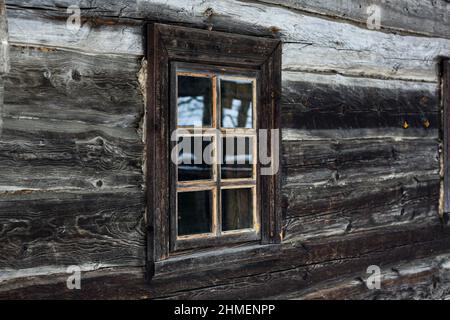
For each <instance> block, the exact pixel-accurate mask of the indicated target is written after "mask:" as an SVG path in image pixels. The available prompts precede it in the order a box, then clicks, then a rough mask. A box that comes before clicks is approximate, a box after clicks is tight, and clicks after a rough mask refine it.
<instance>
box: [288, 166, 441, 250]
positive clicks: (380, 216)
mask: <svg viewBox="0 0 450 320" xmlns="http://www.w3.org/2000/svg"><path fill="white" fill-rule="evenodd" d="M415 178H417V179H425V178H428V179H430V180H428V181H427V180H425V181H420V182H417V181H416V180H415ZM305 189H306V190H305ZM305 189H302V188H289V189H288V190H285V196H286V198H285V201H284V202H285V204H286V208H285V211H286V216H287V218H286V221H285V225H284V232H283V234H284V240H285V241H296V242H297V241H304V240H305V239H312V238H326V237H330V236H336V235H342V236H345V235H347V234H351V233H361V234H363V233H364V232H367V231H368V230H373V229H380V228H386V227H388V226H402V225H414V224H427V223H429V224H434V223H436V222H437V221H439V215H438V204H439V178H438V176H437V174H436V175H435V176H434V179H433V178H432V177H429V176H425V177H421V176H419V177H414V178H406V177H405V178H403V179H401V178H397V179H392V180H387V181H382V182H379V181H378V182H366V183H363V182H360V183H353V184H350V185H346V186H341V187H315V188H314V187H312V188H305Z"/></svg>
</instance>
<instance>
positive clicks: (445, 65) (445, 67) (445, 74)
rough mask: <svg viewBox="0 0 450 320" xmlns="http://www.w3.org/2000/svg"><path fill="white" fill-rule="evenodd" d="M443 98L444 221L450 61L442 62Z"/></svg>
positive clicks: (449, 186) (449, 174)
mask: <svg viewBox="0 0 450 320" xmlns="http://www.w3.org/2000/svg"><path fill="white" fill-rule="evenodd" d="M442 98H443V117H442V118H443V153H444V159H443V163H444V165H443V175H444V176H443V179H444V185H443V188H444V190H443V191H444V192H443V193H444V199H443V201H444V208H443V212H442V215H443V220H444V222H445V223H447V221H448V217H449V214H450V59H443V60H442Z"/></svg>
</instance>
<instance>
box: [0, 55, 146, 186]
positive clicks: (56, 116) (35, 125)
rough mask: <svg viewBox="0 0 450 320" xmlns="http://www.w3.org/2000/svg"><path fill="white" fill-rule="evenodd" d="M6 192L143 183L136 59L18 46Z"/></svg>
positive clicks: (6, 132)
mask: <svg viewBox="0 0 450 320" xmlns="http://www.w3.org/2000/svg"><path fill="white" fill-rule="evenodd" d="M11 61H12V68H11V72H10V74H9V75H8V77H7V78H6V79H5V105H4V107H3V112H2V120H3V130H2V136H1V139H0V150H1V156H0V168H1V170H0V176H1V179H0V180H1V182H0V190H6V191H7V190H21V189H34V190H52V189H53V190H54V189H61V190H62V189H82V190H88V189H91V190H102V189H105V188H106V189H108V188H121V187H136V186H140V185H142V184H143V178H142V169H141V166H142V154H143V145H142V141H141V137H140V135H141V134H140V132H139V123H140V121H141V117H142V113H143V98H142V95H141V93H140V90H139V84H138V81H137V79H136V78H137V72H138V70H139V69H138V68H139V66H140V64H139V62H138V61H137V60H136V59H135V58H126V57H123V58H112V57H105V56H86V55H83V54H77V53H72V52H67V51H62V50H52V51H43V50H39V49H38V48H21V47H19V48H18V47H12V50H11Z"/></svg>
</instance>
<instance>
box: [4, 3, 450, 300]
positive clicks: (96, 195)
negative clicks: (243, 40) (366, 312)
mask: <svg viewBox="0 0 450 320" xmlns="http://www.w3.org/2000/svg"><path fill="white" fill-rule="evenodd" d="M372 2H373V3H375V4H377V5H378V6H379V8H380V10H381V29H379V30H377V29H369V28H368V25H367V23H366V21H367V19H368V16H369V14H368V11H367V8H368V7H369V6H370V5H372ZM0 3H1V1H0ZM73 4H74V2H73V1H68V0H59V1H54V0H39V1H38V0H26V1H25V0H7V1H6V18H7V20H8V29H9V44H10V45H9V47H10V48H9V60H10V72H9V74H7V75H6V76H5V77H4V78H5V80H4V85H5V86H4V105H3V109H0V110H2V113H1V121H0V123H3V125H2V131H1V136H0V192H1V194H0V298H10V299H14V298H24V297H27V298H54V297H60V298H443V297H448V296H449V292H450V284H449V281H448V280H449V276H448V272H449V265H450V263H449V262H450V229H449V227H448V226H447V225H446V222H445V221H444V220H446V219H442V218H441V213H440V190H441V188H440V183H441V177H440V171H441V170H440V168H441V166H440V162H441V154H440V148H441V143H442V142H441V138H440V137H441V127H442V126H441V113H442V112H441V107H442V105H441V92H440V77H441V75H440V72H439V70H440V69H439V63H440V59H441V58H442V57H449V56H450V19H449V16H450V4H449V3H448V2H447V1H444V0H437V1H422V2H420V4H419V3H418V2H417V1H411V0H401V1H395V2H392V3H384V1H356V0H346V1H336V2H333V3H332V2H330V1H324V0H316V1H303V0H287V1H279V0H256V1H239V0H229V1H225V0H215V1H210V0H206V1H205V0H202V1H201V0H189V1H186V0H171V1H161V0H148V1H108V0H104V1H100V0H98V1H80V2H79V3H78V4H79V7H80V8H81V26H80V29H79V30H71V29H70V28H67V19H68V18H69V16H70V15H71V13H68V12H67V8H68V7H69V6H71V5H73ZM4 19H5V14H4V11H3V10H2V14H1V15H0V26H1V25H2V24H1V22H2V21H4ZM148 22H163V23H173V24H178V25H184V26H190V27H198V28H208V27H209V28H212V29H213V30H220V31H228V32H235V33H239V34H248V35H256V36H265V37H275V38H279V39H281V40H282V41H283V43H284V44H283V66H282V69H283V74H282V76H283V96H282V115H281V119H282V128H283V131H282V133H283V143H282V170H283V171H282V172H283V183H282V185H283V194H282V196H283V205H282V207H283V217H284V227H283V244H282V245H281V247H278V246H276V247H274V248H273V249H272V250H271V251H265V252H264V254H260V253H259V248H258V246H255V248H253V249H251V250H250V251H248V250H246V251H243V249H242V248H240V247H235V248H229V249H227V250H226V252H224V253H223V252H222V253H221V252H216V253H213V254H210V253H205V252H200V253H198V257H197V259H196V260H189V259H183V258H180V259H178V260H175V261H174V260H172V261H170V262H168V263H167V264H163V265H160V266H159V270H158V276H157V277H155V279H153V281H152V283H151V284H150V285H147V284H146V283H145V281H144V268H145V259H146V258H145V252H146V250H145V243H146V241H145V226H146V223H145V221H144V210H145V197H144V189H145V183H144V181H145V180H144V175H145V173H144V172H143V169H142V168H143V165H144V162H145V159H144V149H145V144H144V141H143V128H142V124H143V119H144V116H145V115H144V106H145V94H144V92H145V80H143V77H144V76H145V68H146V62H145V59H144V57H145V52H144V48H145V46H146V35H145V31H144V30H145V25H146V23H148ZM5 30H6V28H3V29H2V28H0V36H1V37H0V38H2V37H3V34H2V32H3V33H5ZM2 39H3V38H2ZM2 50H3V48H2V46H1V45H0V53H2ZM0 61H1V55H0ZM1 68H2V67H1V66H0V70H1ZM0 73H1V71H0ZM0 96H1V90H0ZM0 106H1V104H0ZM70 265H77V266H80V267H81V269H82V270H83V273H82V282H81V284H82V289H81V290H69V289H67V287H66V279H67V276H68V274H67V273H66V271H67V267H68V266H70ZM370 265H378V266H380V267H381V269H382V274H383V278H382V279H383V280H382V288H381V290H368V289H367V287H366V285H365V282H364V279H365V278H367V277H368V276H369V275H370V274H367V272H366V270H367V267H368V266H370ZM180 271H182V272H180Z"/></svg>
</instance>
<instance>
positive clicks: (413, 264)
mask: <svg viewBox="0 0 450 320" xmlns="http://www.w3.org/2000/svg"><path fill="white" fill-rule="evenodd" d="M449 259H450V257H449V255H448V254H443V255H437V256H431V257H427V258H424V259H418V260H416V261H410V262H402V263H396V264H393V265H389V266H386V267H383V268H382V269H381V278H380V280H381V287H380V289H379V290H370V289H368V288H367V285H366V281H367V279H368V277H369V276H370V275H371V274H370V273H366V272H364V271H361V272H358V273H355V274H354V275H352V276H350V277H346V278H341V279H334V280H331V281H327V282H325V283H322V284H319V285H317V286H312V287H311V288H307V289H305V290H301V291H298V292H292V293H290V294H287V295H283V294H282V295H278V296H274V297H271V299H300V300H334V299H339V300H424V299H425V300H448V298H449V297H450V287H449V282H450V278H449V274H450V272H449V271H450V270H449V269H450V263H449V261H450V260H449Z"/></svg>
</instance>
